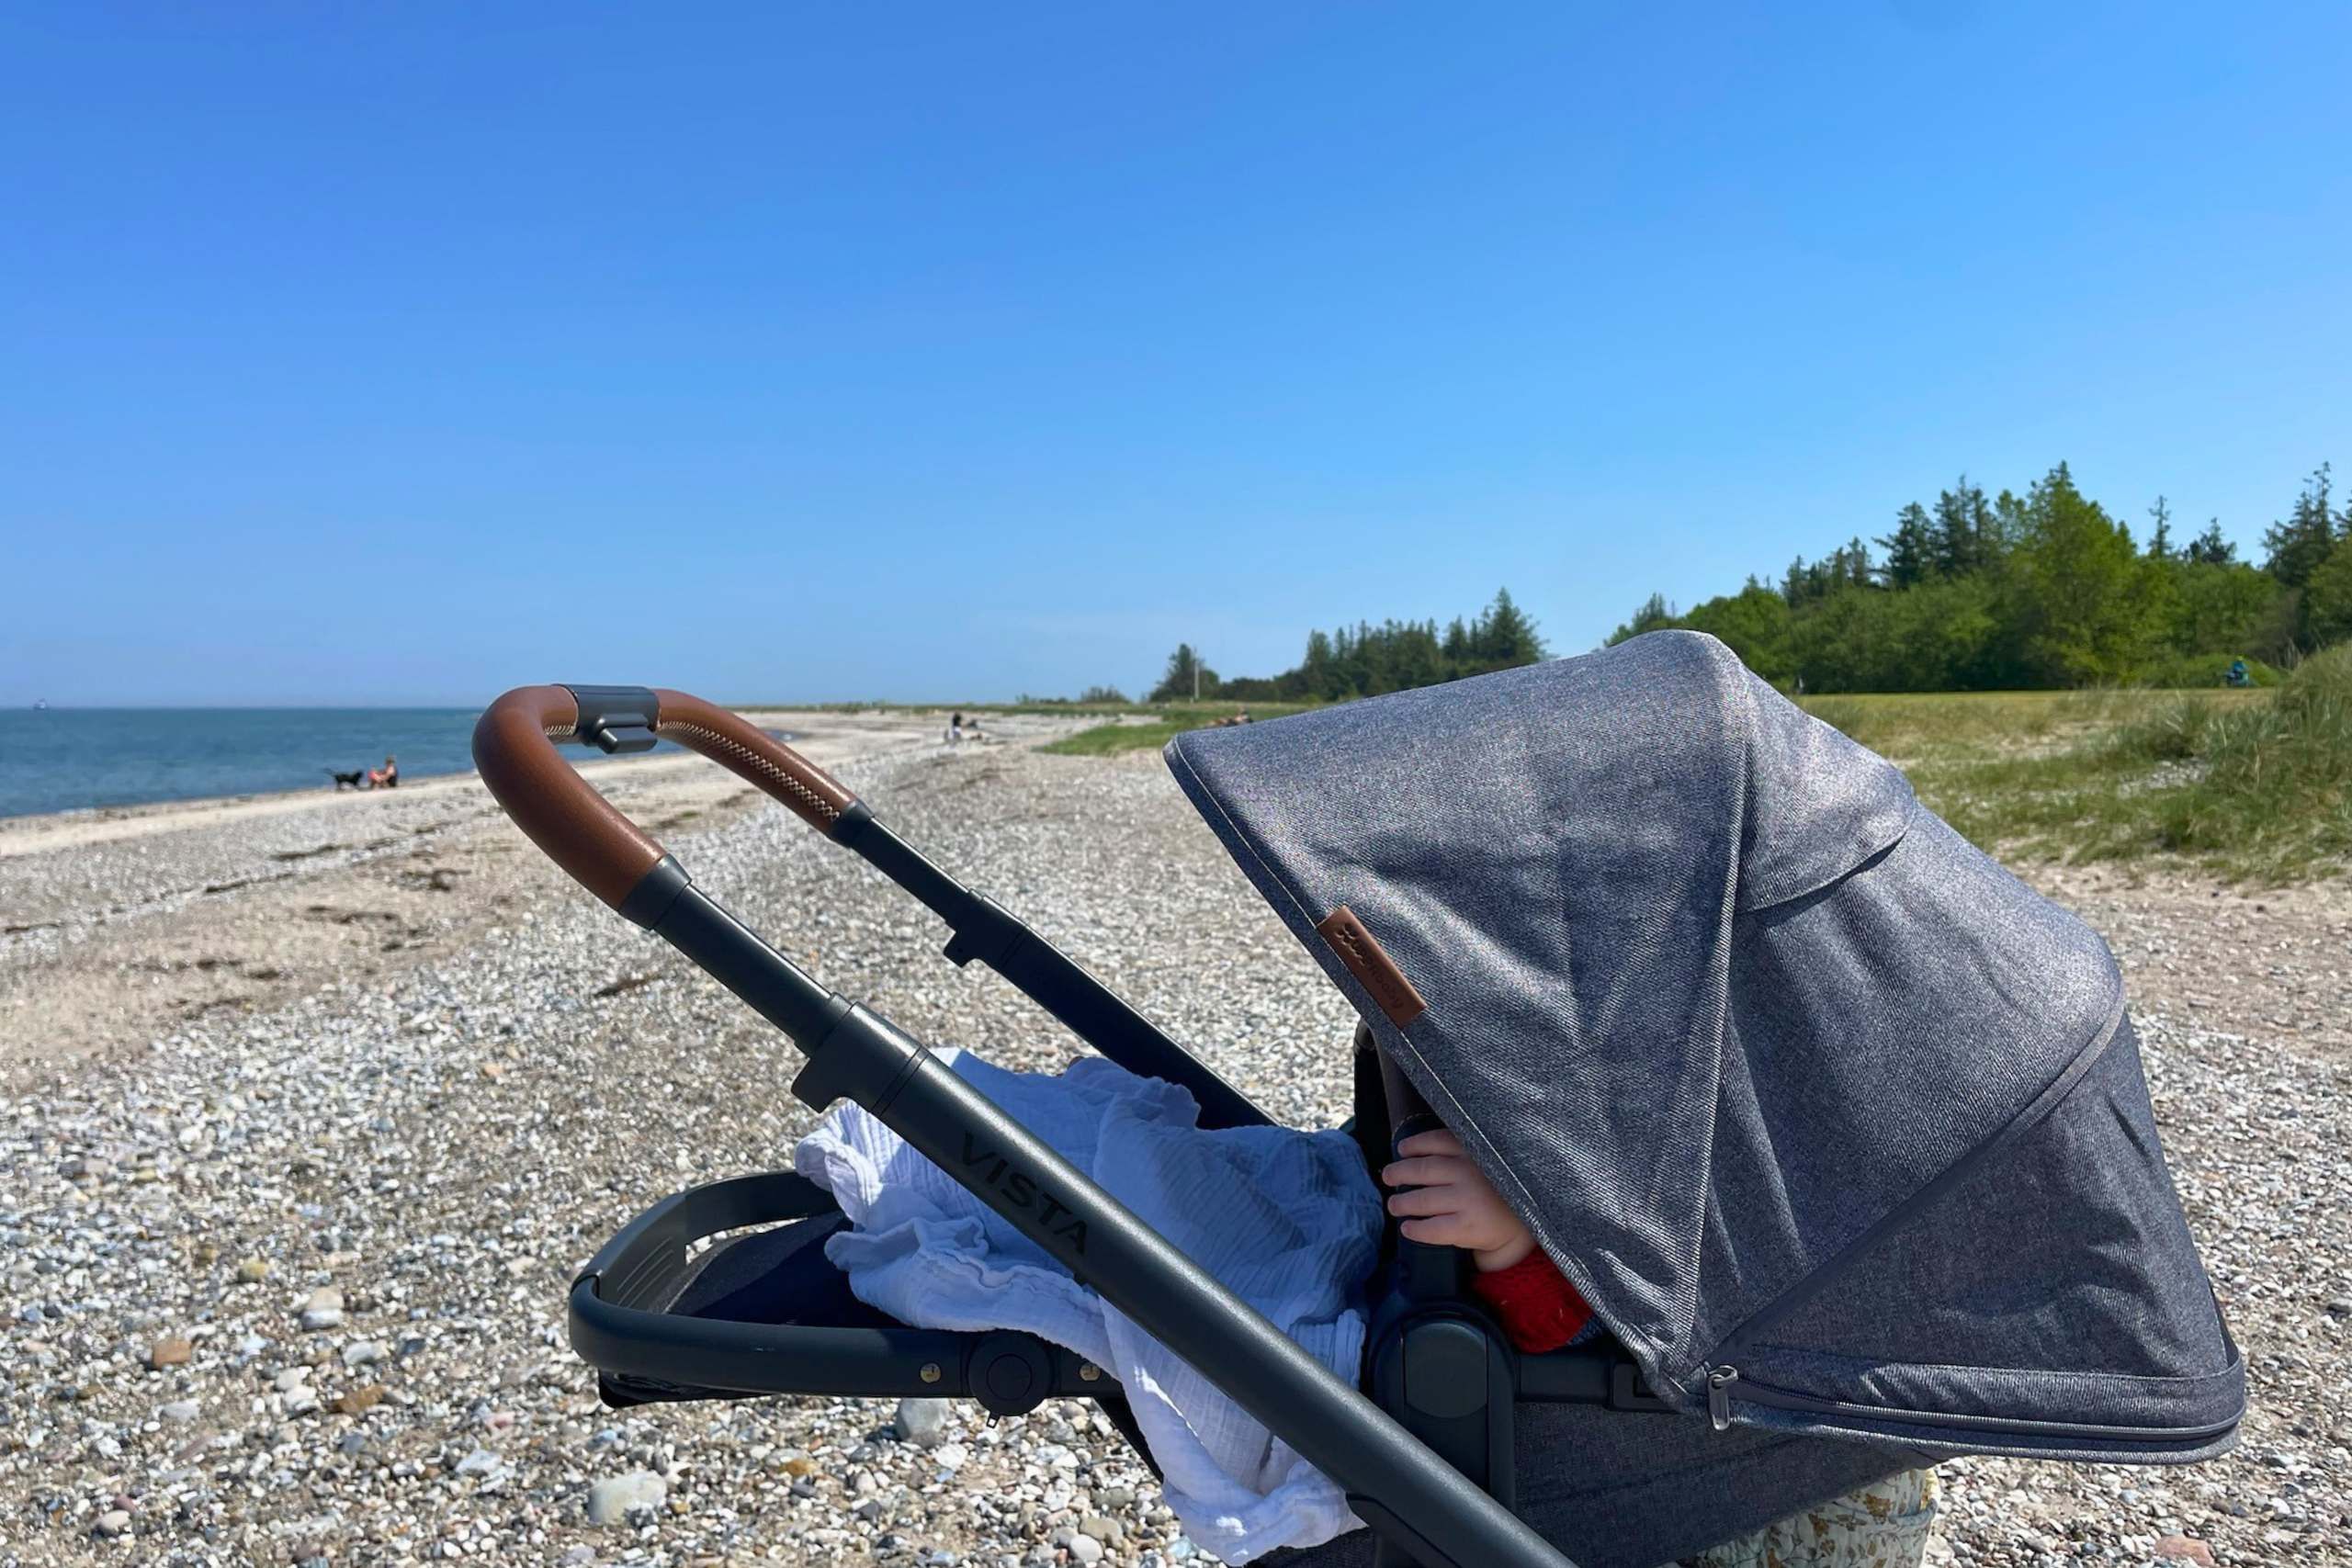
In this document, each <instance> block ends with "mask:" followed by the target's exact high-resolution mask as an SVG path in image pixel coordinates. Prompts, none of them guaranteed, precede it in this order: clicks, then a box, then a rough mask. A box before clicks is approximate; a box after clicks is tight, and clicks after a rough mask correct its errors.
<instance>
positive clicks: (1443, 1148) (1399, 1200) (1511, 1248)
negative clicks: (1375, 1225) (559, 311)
mask: <svg viewBox="0 0 2352 1568" xmlns="http://www.w3.org/2000/svg"><path fill="white" fill-rule="evenodd" d="M1397 1153H1398V1154H1400V1155H1403V1156H1407V1157H1405V1158H1403V1159H1399V1160H1397V1162H1396V1163H1395V1164H1393V1165H1391V1166H1389V1167H1387V1168H1385V1169H1384V1170H1382V1171H1381V1173H1380V1179H1381V1180H1382V1181H1383V1182H1385V1183H1386V1184H1387V1185H1388V1186H1391V1187H1406V1188H1410V1189H1411V1190H1410V1191H1406V1192H1397V1193H1392V1194H1391V1195H1390V1196H1389V1199H1388V1212H1389V1213H1392V1214H1396V1215H1397V1216H1399V1217H1400V1218H1404V1224H1401V1225H1399V1226H1398V1227H1397V1228H1398V1229H1399V1230H1400V1231H1402V1232H1403V1233H1404V1235H1405V1238H1406V1239H1407V1240H1408V1241H1421V1242H1428V1243H1430V1245H1432V1246H1436V1247H1461V1248H1463V1249H1464V1250H1465V1251H1467V1252H1468V1253H1469V1254H1470V1255H1471V1258H1472V1260H1473V1261H1474V1262H1476V1264H1477V1266H1478V1271H1479V1272H1480V1273H1482V1274H1491V1273H1493V1272H1494V1271H1495V1270H1496V1269H1508V1268H1510V1266H1511V1265H1512V1264H1514V1263H1516V1262H1518V1261H1519V1260H1520V1259H1521V1258H1525V1257H1526V1256H1527V1255H1528V1254H1529V1253H1531V1252H1532V1251H1534V1250H1535V1238H1534V1237H1533V1236H1532V1235H1529V1234H1528V1229H1527V1227H1526V1226H1525V1225H1524V1224H1521V1223H1520V1218H1519V1216H1518V1215H1517V1214H1514V1213H1511V1212H1510V1206H1509V1205H1508V1204H1506V1203H1505V1202H1504V1201H1502V1196H1501V1194H1499V1193H1498V1192H1497V1191H1496V1190H1495V1189H1494V1185H1493V1184H1492V1183H1491V1182H1489V1181H1488V1180H1487V1179H1486V1178H1485V1177H1484V1176H1482V1175H1480V1174H1479V1172H1478V1168H1477V1167H1476V1166H1475V1165H1473V1164H1471V1163H1470V1158H1469V1156H1467V1155H1465V1154H1464V1153H1463V1152H1462V1140H1461V1139H1459V1138H1457V1137H1455V1136H1454V1135H1453V1134H1451V1133H1448V1132H1444V1131H1442V1130H1441V1131H1438V1132H1432V1133H1416V1134H1413V1135H1412V1136H1411V1137H1409V1138H1408V1139H1406V1140H1405V1141H1404V1142H1403V1143H1401V1144H1399V1145H1397ZM1406 1216H1409V1217H1406Z"/></svg>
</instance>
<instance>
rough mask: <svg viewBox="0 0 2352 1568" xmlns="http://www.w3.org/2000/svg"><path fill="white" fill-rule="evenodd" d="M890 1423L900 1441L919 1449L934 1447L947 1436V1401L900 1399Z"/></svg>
mask: <svg viewBox="0 0 2352 1568" xmlns="http://www.w3.org/2000/svg"><path fill="white" fill-rule="evenodd" d="M890 1425H891V1428H892V1429H893V1430H894V1431H896V1432H897V1433H898V1434H899V1438H900V1439H901V1440H902V1441H905V1442H910V1443H912V1444H914V1446H915V1447H917V1448H919V1449H935V1448H937V1447H938V1446H939V1445H940V1444H941V1443H943V1442H944V1441H945V1440H946V1438H947V1402H946V1401H945V1400H944V1399H902V1400H900V1401H899V1412H898V1415H897V1416H894V1417H893V1418H892V1420H891V1423H890Z"/></svg>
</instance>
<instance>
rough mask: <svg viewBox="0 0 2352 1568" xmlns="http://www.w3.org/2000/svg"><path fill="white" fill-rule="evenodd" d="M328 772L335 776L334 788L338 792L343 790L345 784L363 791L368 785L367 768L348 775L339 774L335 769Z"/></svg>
mask: <svg viewBox="0 0 2352 1568" xmlns="http://www.w3.org/2000/svg"><path fill="white" fill-rule="evenodd" d="M327 772H328V773H331V774H334V787H335V788H336V789H337V790H341V789H342V788H343V786H344V785H345V784H349V785H350V786H351V787H352V788H354V789H362V788H365V787H366V785H367V783H368V770H367V769H365V768H361V769H359V770H357V771H356V772H355V773H335V771H334V769H333V768H329V769H328V770H327Z"/></svg>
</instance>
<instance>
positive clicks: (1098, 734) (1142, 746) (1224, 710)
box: [1010, 703, 1315, 757]
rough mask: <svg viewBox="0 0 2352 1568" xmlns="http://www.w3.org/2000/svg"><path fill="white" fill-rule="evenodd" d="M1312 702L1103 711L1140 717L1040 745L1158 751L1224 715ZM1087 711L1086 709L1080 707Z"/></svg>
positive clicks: (1056, 749)
mask: <svg viewBox="0 0 2352 1568" xmlns="http://www.w3.org/2000/svg"><path fill="white" fill-rule="evenodd" d="M1313 706H1315V704H1312V703H1167V704H1163V705H1159V706H1157V707H1143V706H1140V705H1138V706H1135V707H1130V708H1125V709H1111V710H1103V711H1108V712H1113V713H1124V714H1127V715H1133V716H1135V717H1134V718H1133V719H1131V720H1130V722H1127V723H1125V724H1098V725H1095V726H1094V727H1093V728H1090V729H1081V730H1080V731H1079V732H1078V733H1077V734H1075V735H1066V736H1064V737H1062V739H1059V740H1056V741H1053V742H1051V743H1049V744H1047V745H1045V746H1040V747H1039V748H1037V750H1040V751H1045V752H1048V753H1051V754H1052V755H1054V756H1057V757H1110V756H1116V755H1117V754H1118V753H1120V752H1122V751H1143V750H1152V751H1157V750H1159V748H1161V747H1162V746H1165V745H1167V744H1168V742H1169V741H1170V740H1172V739H1175V738H1176V737H1177V736H1179V735H1181V734H1182V733H1183V732H1184V731H1185V730H1187V729H1202V728H1206V727H1207V726H1209V725H1212V724H1215V723H1216V721H1217V720H1218V719H1221V718H1231V717H1232V716H1234V715H1235V714H1236V713H1238V712H1241V711H1243V710H1245V709H1246V710H1247V711H1248V712H1249V715H1250V717H1251V718H1252V719H1259V720H1263V719H1270V718H1281V717H1282V716H1284V715H1286V714H1294V713H1303V712H1305V711H1306V709H1307V708H1310V707H1313ZM1010 711H1013V712H1019V713H1045V714H1066V713H1069V712H1071V711H1073V710H1072V709H1070V708H1069V707H1066V706H1059V705H1057V706H1054V707H1038V708H1018V709H1013V710H1010ZM1076 711H1080V712H1084V711H1086V710H1083V709H1080V710H1076Z"/></svg>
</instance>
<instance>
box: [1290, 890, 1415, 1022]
mask: <svg viewBox="0 0 2352 1568" xmlns="http://www.w3.org/2000/svg"><path fill="white" fill-rule="evenodd" d="M1315 929H1316V931H1318V932H1320V933H1321V935H1322V937H1323V940H1324V941H1325V942H1329V943H1330V944H1331V951H1332V952H1334V953H1338V954H1339V955H1340V963H1342V964H1346V965H1347V966H1348V973H1349V974H1351V975H1353V976H1355V977H1356V983H1357V984H1358V985H1360V986H1362V987H1363V988H1364V989H1365V990H1367V991H1370V992H1371V993H1372V999H1373V1000H1374V1001H1375V1002H1378V1003H1379V1004H1380V1010H1381V1011H1382V1012H1385V1013H1386V1014H1387V1015H1388V1021H1389V1022H1391V1023H1393V1024H1395V1025H1396V1026H1397V1028H1399V1029H1402V1028H1404V1027H1405V1026H1406V1025H1407V1024H1408V1023H1410V1022H1412V1021H1413V1020H1415V1019H1417V1018H1419V1017H1420V1016H1421V1014H1423V1013H1425V1012H1427V1011H1429V1010H1430V1004H1429V1003H1427V1002H1425V1001H1423V1000H1421V993H1420V992H1419V991H1417V990H1415V989H1413V982H1411V981H1410V980H1408V979H1407V978H1405V972H1404V971H1403V970H1402V969H1399V968H1397V961H1396V960H1395V959H1393V958H1391V957H1389V956H1388V954H1387V953H1385V952H1384V951H1382V949H1381V945H1380V943H1378V942H1374V941H1373V939H1372V933H1371V932H1370V931H1366V930H1364V929H1363V921H1362V920H1360V919H1356V916H1355V911H1354V910H1352V909H1351V908H1348V907H1347V906H1346V905H1345V904H1342V905H1340V907H1339V908H1336V909H1334V910H1332V911H1331V912H1330V913H1329V914H1328V915H1326V916H1324V917H1323V919H1322V920H1321V921H1320V922H1319V923H1318V924H1317V926H1316V928H1315Z"/></svg>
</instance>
